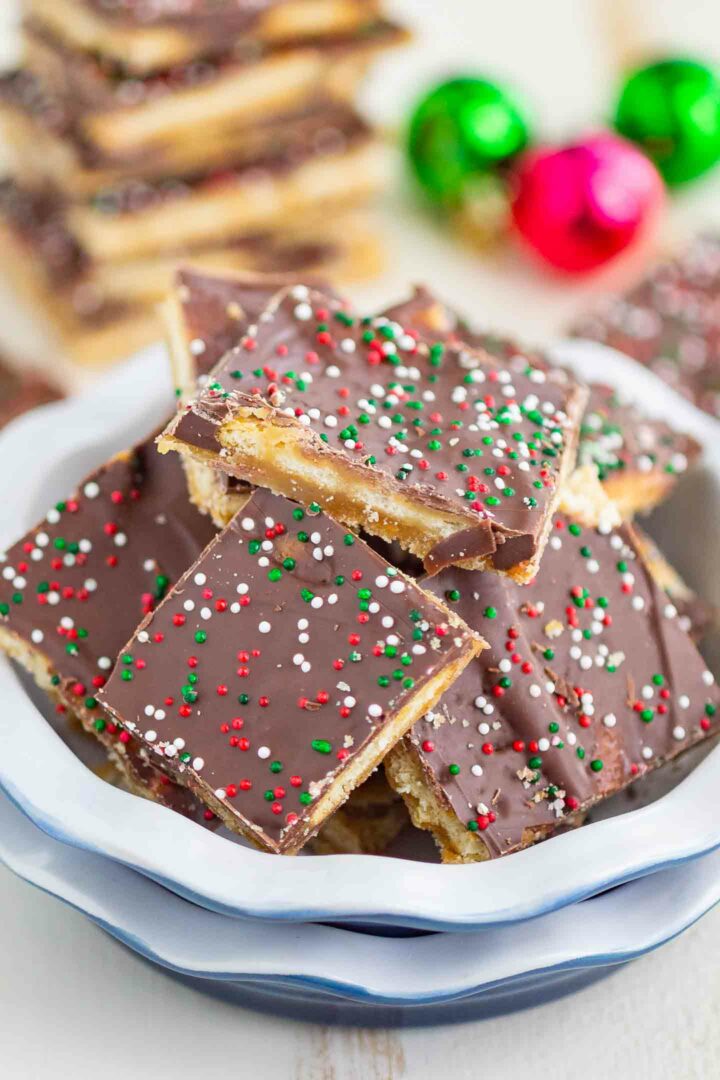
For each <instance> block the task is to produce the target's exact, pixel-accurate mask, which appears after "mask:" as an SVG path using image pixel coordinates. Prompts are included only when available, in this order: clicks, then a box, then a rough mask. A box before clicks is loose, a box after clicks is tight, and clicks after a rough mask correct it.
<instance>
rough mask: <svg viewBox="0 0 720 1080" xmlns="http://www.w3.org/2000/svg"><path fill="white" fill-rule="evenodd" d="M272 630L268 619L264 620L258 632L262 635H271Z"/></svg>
mask: <svg viewBox="0 0 720 1080" xmlns="http://www.w3.org/2000/svg"><path fill="white" fill-rule="evenodd" d="M271 629H272V627H271V625H270V623H269V622H268V621H267V619H263V621H262V622H261V623H260V624H259V625H258V630H259V631H260V633H261V634H269V633H270V630H271Z"/></svg>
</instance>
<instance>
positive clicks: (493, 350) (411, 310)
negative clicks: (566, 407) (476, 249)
mask: <svg viewBox="0 0 720 1080" xmlns="http://www.w3.org/2000/svg"><path fill="white" fill-rule="evenodd" d="M388 314H389V315H390V316H391V317H392V318H393V319H396V320H398V321H399V322H404V323H405V324H406V325H412V326H416V327H418V329H420V330H421V331H422V332H425V333H427V332H434V333H435V334H437V335H439V336H441V337H443V338H445V339H446V340H455V341H463V342H465V343H467V344H468V345H471V346H473V347H475V348H481V349H484V350H485V351H486V352H488V353H490V354H491V355H492V356H497V357H499V358H500V359H503V360H506V361H509V362H511V361H512V360H513V357H516V356H518V355H519V354H521V352H522V351H521V350H519V348H518V346H517V345H516V344H515V343H514V342H512V341H511V340H509V339H507V338H500V337H497V336H496V335H493V334H489V333H482V332H478V331H476V330H473V329H471V328H470V327H469V326H468V325H467V324H466V323H465V322H464V321H463V320H462V318H461V317H460V316H459V315H458V314H457V313H456V312H455V311H453V310H452V308H450V307H448V306H447V305H446V304H445V303H443V302H442V301H441V300H438V299H437V297H435V296H434V295H433V294H432V293H431V292H430V290H428V289H426V288H423V287H420V288H418V289H416V290H415V292H414V294H413V295H412V296H411V297H410V298H409V299H408V300H406V301H404V302H403V303H401V304H398V305H397V306H396V307H394V308H392V309H391V310H390V311H389V312H388ZM523 355H529V356H530V359H531V362H532V363H533V364H534V365H535V366H536V367H540V368H543V369H547V367H548V363H547V360H546V359H545V358H544V357H543V356H542V354H540V353H535V352H534V353H530V354H527V353H523ZM515 362H516V363H517V361H515ZM589 389H590V397H589V400H588V403H587V406H586V410H585V415H584V416H583V421H582V424H581V427H580V440H579V444H578V465H587V464H592V465H595V466H596V467H597V470H598V475H599V477H600V480H601V481H603V483H606V484H607V487H608V491H609V493H610V494H611V495H612V496H614V497H621V501H622V503H623V509H625V510H630V511H632V510H634V509H636V507H635V506H633V501H634V500H639V501H640V503H641V505H640V507H638V508H645V507H646V506H649V505H651V504H652V503H654V502H657V501H658V500H659V498H660V497H662V494H665V493H667V492H668V491H669V490H670V488H671V487H672V486H673V484H674V483H675V481H676V480H677V478H678V477H679V476H680V475H682V474H683V473H684V472H685V471H686V470H687V468H688V467H689V466H690V465H692V464H693V463H694V462H695V461H696V460H697V458H698V457H699V455H700V446H699V445H698V443H697V442H696V441H695V440H694V439H693V438H692V437H691V436H690V435H688V434H686V433H685V432H681V431H677V430H676V429H675V428H673V427H672V426H671V425H670V424H668V423H666V422H665V421H663V420H656V419H651V418H650V417H647V416H644V415H643V413H642V412H641V410H639V409H637V408H636V407H635V406H633V405H630V404H628V403H627V402H624V401H623V399H622V396H621V395H620V394H618V393H617V391H616V390H614V389H613V388H612V387H609V386H605V385H604V384H602V383H590V387H589ZM648 478H651V479H652V480H657V481H659V482H660V483H659V486H658V488H657V489H655V488H653V489H652V490H646V489H645V488H640V489H638V490H637V491H635V492H633V491H632V490H631V491H629V492H627V493H626V494H625V493H623V490H622V485H623V483H624V481H625V480H628V479H636V480H638V481H640V482H641V481H642V479H648ZM653 496H655V497H653Z"/></svg>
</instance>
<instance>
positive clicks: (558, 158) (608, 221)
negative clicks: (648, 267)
mask: <svg viewBox="0 0 720 1080" xmlns="http://www.w3.org/2000/svg"><path fill="white" fill-rule="evenodd" d="M514 183H515V191H514V195H513V199H512V216H513V220H514V222H515V226H516V227H517V229H518V231H519V232H520V234H521V235H522V236H523V238H524V239H525V240H526V242H527V243H528V244H530V246H531V247H532V248H534V250H535V251H536V252H538V254H539V255H541V256H542V258H543V259H545V260H546V261H547V262H549V263H550V264H551V265H552V266H555V267H557V268H558V269H559V270H565V271H568V272H570V273H582V272H586V271H589V270H594V269H596V268H597V267H599V266H602V265H603V264H604V263H606V262H608V261H609V260H610V259H613V258H615V256H616V255H619V254H620V252H621V251H624V250H625V248H627V247H628V246H629V245H630V244H632V243H633V242H635V241H636V240H637V239H638V238H639V237H640V236H641V235H642V234H643V233H645V232H646V231H647V230H649V229H650V228H651V227H652V225H653V223H654V222H655V220H656V218H657V216H658V211H659V210H660V208H661V206H662V204H663V201H664V194H665V189H664V186H663V182H662V180H661V178H660V175H659V173H658V171H657V169H656V168H655V166H654V165H653V164H652V162H651V161H650V160H649V158H647V157H646V156H645V155H644V154H643V153H641V152H640V151H639V150H638V149H637V148H636V147H635V146H633V144H632V143H629V142H626V141H625V139H621V138H619V137H618V136H616V135H611V134H607V133H602V134H599V135H593V136H590V137H589V138H587V139H584V140H582V141H581V142H577V143H572V144H571V145H568V146H562V147H559V148H557V149H552V148H545V149H538V150H533V151H530V152H529V153H527V154H525V155H524V156H523V158H522V159H521V160H520V162H519V164H518V166H517V169H516V172H515V177H514Z"/></svg>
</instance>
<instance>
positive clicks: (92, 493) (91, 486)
mask: <svg viewBox="0 0 720 1080" xmlns="http://www.w3.org/2000/svg"><path fill="white" fill-rule="evenodd" d="M83 494H84V495H85V496H86V497H87V498H88V499H97V497H98V495H99V494H100V485H99V484H96V483H95V481H94V480H90V481H88V483H87V484H86V485H85V487H84V488H83Z"/></svg>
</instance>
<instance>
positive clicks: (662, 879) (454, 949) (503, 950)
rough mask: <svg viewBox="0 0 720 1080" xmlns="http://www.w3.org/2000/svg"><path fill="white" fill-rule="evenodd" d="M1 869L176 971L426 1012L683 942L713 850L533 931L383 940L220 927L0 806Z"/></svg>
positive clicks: (237, 924) (706, 906) (706, 901)
mask: <svg viewBox="0 0 720 1080" xmlns="http://www.w3.org/2000/svg"><path fill="white" fill-rule="evenodd" d="M0 863H2V864H4V865H5V866H7V867H8V868H9V869H10V870H12V871H13V872H14V873H15V874H16V875H18V876H19V877H20V878H22V879H23V880H25V881H27V882H29V883H30V884H32V885H35V886H36V887H37V888H39V889H41V890H42V891H44V892H45V893H47V894H49V895H51V896H54V897H56V898H57V899H59V900H61V901H62V902H64V903H65V904H67V905H69V906H70V907H72V908H73V909H74V910H76V911H80V912H82V913H83V914H85V915H86V916H88V917H89V918H90V919H91V920H92V921H93V922H94V923H96V925H98V926H100V927H101V928H102V929H103V930H105V931H106V932H107V933H109V934H111V935H112V936H113V937H114V938H116V939H117V940H119V941H120V942H122V943H123V944H125V945H127V946H128V947H129V948H131V949H132V950H133V951H134V952H136V953H139V954H140V955H141V956H143V957H145V958H146V959H148V960H151V961H152V962H153V963H155V964H158V965H160V966H161V967H164V968H166V969H168V970H170V971H172V972H174V973H175V974H179V975H183V976H186V977H190V978H192V979H198V980H212V981H215V982H231V983H245V984H248V983H249V984H250V985H252V984H253V983H254V984H256V985H257V984H260V983H262V984H263V985H265V986H267V985H268V984H272V985H276V986H282V987H284V988H285V989H290V990H291V991H292V992H293V993H295V994H300V995H302V994H308V993H313V994H316V993H321V994H323V995H326V996H327V998H328V999H329V1000H332V999H333V998H334V999H336V1000H337V999H340V1000H345V1001H354V1002H363V1003H366V1004H379V1005H386V1006H402V1005H429V1004H439V1003H443V1002H448V1001H452V1000H460V999H465V998H470V997H473V996H475V995H478V994H489V993H492V991H493V990H496V989H498V988H500V987H507V986H510V985H512V984H513V983H518V982H522V981H524V980H526V979H529V978H533V977H537V976H538V975H543V976H544V977H548V978H549V977H550V976H552V975H556V974H559V973H561V972H567V971H571V970H578V969H591V968H603V967H609V966H614V965H618V964H622V963H626V962H628V961H630V960H633V959H636V958H637V957H639V956H642V955H644V954H645V953H647V952H650V951H652V950H654V949H656V948H659V947H660V946H661V945H663V944H664V943H665V942H667V941H669V940H671V939H672V938H674V937H676V936H678V935H679V934H681V933H683V932H684V931H685V930H686V929H688V928H689V927H690V926H691V925H692V924H693V923H695V922H696V921H697V920H698V919H700V918H702V916H703V915H705V914H706V913H707V912H708V911H709V910H710V909H711V908H712V907H713V906H714V905H715V904H716V903H717V902H718V901H720V852H715V853H714V854H711V855H706V856H704V857H703V858H700V859H697V860H695V861H694V862H693V863H692V864H690V865H689V866H687V867H683V868H676V869H673V870H665V871H662V872H661V873H660V875H659V877H658V878H657V880H655V879H654V878H653V879H651V878H644V879H642V880H640V881H635V882H632V883H628V884H625V885H623V886H621V887H620V888H618V889H616V890H614V891H613V892H611V893H607V894H605V895H603V896H600V897H596V898H594V899H593V900H590V901H585V902H583V903H580V904H576V905H574V906H572V907H570V908H568V909H565V910H562V911H556V912H554V913H552V914H549V915H545V916H543V917H542V918H541V919H540V921H539V922H536V923H532V924H527V923H525V924H517V925H515V926H506V927H500V928H496V929H494V930H480V931H478V930H476V931H472V932H465V933H463V934H430V935H424V936H421V937H410V938H408V937H400V938H398V937H395V938H393V937H383V936H376V935H367V934H359V933H357V932H354V931H352V930H348V929H339V928H336V927H330V926H319V925H316V924H305V925H303V926H289V925H271V924H267V923H264V924H263V923H258V922H249V921H245V920H239V919H228V918H225V917H224V916H221V915H217V914H215V913H213V912H210V911H207V910H205V909H202V908H197V907H195V906H193V905H190V904H188V903H186V902H185V901H184V900H182V899H181V898H180V897H178V896H176V895H174V894H173V893H168V892H166V891H165V890H163V889H160V888H159V887H158V886H157V885H156V884H155V883H153V882H152V881H150V880H149V879H148V878H146V877H144V876H143V875H141V874H136V873H134V872H133V871H132V870H130V869H128V868H126V867H124V866H122V865H120V864H119V863H117V862H113V861H112V860H108V859H107V858H105V857H104V856H101V855H93V854H88V853H86V852H82V851H79V850H78V849H73V848H69V847H67V845H65V844H62V843H60V842H58V841H57V840H55V839H53V838H52V837H50V836H48V835H46V834H44V833H43V832H42V831H41V830H38V829H37V828H36V827H35V826H34V825H33V824H32V823H31V822H30V821H29V820H28V819H27V817H25V816H24V815H23V813H22V812H21V811H20V810H19V809H18V808H16V807H14V806H13V805H12V804H11V801H10V800H8V799H5V798H0ZM538 931H541V932H540V933H538Z"/></svg>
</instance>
